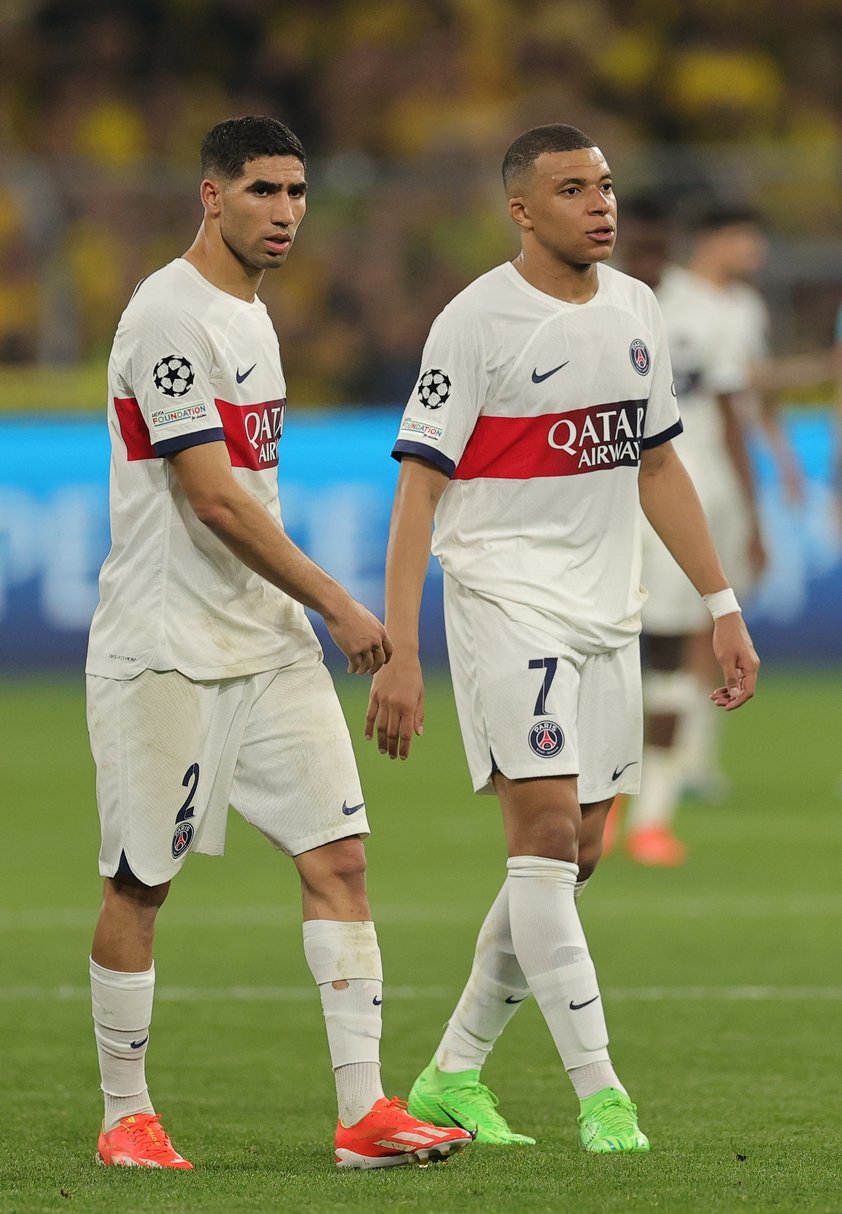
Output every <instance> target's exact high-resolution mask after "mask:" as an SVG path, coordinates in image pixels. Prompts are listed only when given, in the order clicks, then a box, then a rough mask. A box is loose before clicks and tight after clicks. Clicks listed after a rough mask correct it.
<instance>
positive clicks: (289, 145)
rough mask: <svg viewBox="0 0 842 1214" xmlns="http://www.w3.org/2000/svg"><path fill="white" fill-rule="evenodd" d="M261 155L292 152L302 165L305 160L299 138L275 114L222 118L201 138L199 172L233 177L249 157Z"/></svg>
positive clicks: (254, 157) (283, 154) (239, 173)
mask: <svg viewBox="0 0 842 1214" xmlns="http://www.w3.org/2000/svg"><path fill="white" fill-rule="evenodd" d="M261 156H295V157H296V158H297V159H298V160H300V161H301V163H302V165H304V166H305V167H306V164H307V160H306V157H305V155H304V148H303V147H302V144H301V140H300V139H299V138H298V136H297V135H295V134H294V133H293V132H292V131H291V130H290V129H289V127H288V126H285V125H284V124H283V122H280V121H279V120H278V119H277V118H267V117H265V116H264V115H252V116H250V117H248V118H226V119H225V121H224V122H218V123H217V124H216V126H215V127H214V128H213V129H212V130H210V131H208V133H207V135H205V137H204V139H203V140H202V150H201V161H202V176H203V177H214V176H217V175H218V176H221V177H225V178H227V179H228V180H229V181H233V180H234V178H235V177H239V176H240V175H241V174H242V172H243V169H244V168H245V166H246V164H247V163H248V161H249V160H257V159H258V158H259V157H261Z"/></svg>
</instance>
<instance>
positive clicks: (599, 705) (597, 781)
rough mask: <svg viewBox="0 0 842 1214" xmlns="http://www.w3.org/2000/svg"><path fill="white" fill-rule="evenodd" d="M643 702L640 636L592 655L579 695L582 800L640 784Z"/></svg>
mask: <svg viewBox="0 0 842 1214" xmlns="http://www.w3.org/2000/svg"><path fill="white" fill-rule="evenodd" d="M642 753H643V702H642V694H641V678H640V646H639V645H638V642H637V641H632V642H630V643H629V644H628V645H623V646H622V647H621V648H619V649H612V650H609V651H608V652H606V653H598V654H594V655H592V656H590V657H589V658H588V660H587V663H586V665H585V666H584V668H583V670H582V677H581V694H580V700H579V759H580V771H579V800H580V802H581V803H582V805H588V804H592V803H594V802H599V801H606V800H610V799H611V798H612V797H614V796H616V794H617V793H636V792H638V790H639V787H640V764H641V759H642Z"/></svg>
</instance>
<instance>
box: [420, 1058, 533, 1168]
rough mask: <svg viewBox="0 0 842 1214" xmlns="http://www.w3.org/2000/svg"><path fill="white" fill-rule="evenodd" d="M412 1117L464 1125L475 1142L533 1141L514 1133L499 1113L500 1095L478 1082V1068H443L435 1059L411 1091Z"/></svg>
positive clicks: (446, 1123) (511, 1143)
mask: <svg viewBox="0 0 842 1214" xmlns="http://www.w3.org/2000/svg"><path fill="white" fill-rule="evenodd" d="M409 1111H410V1113H411V1114H412V1116H413V1117H417V1118H419V1120H422V1121H429V1122H432V1124H433V1125H438V1126H450V1125H455V1126H461V1127H462V1129H463V1130H468V1131H470V1133H472V1134H473V1135H474V1141H475V1142H484V1143H489V1144H492V1145H494V1146H498V1147H502V1146H514V1145H516V1144H518V1143H524V1144H534V1142H535V1139H534V1138H529V1137H527V1135H526V1134H515V1133H514V1132H513V1131H512V1130H511V1129H509V1125H508V1122H507V1121H506V1119H505V1117H501V1115H500V1114H499V1113H498V1112H497V1097H496V1096H495V1095H494V1093H493V1092H492V1091H491V1090H490V1089H489V1088H487V1087H486V1086H485V1084H484V1083H480V1081H479V1071H456V1072H453V1073H451V1072H449V1071H440V1070H439V1069H438V1067H437V1066H436V1060H435V1058H433V1060H432V1062H431V1063H430V1064H429V1066H426V1067H425V1068H424V1070H423V1071H422V1072H421V1074H420V1075H419V1076H418V1078H417V1079H416V1080H415V1083H413V1085H412V1090H411V1092H410V1093H409Z"/></svg>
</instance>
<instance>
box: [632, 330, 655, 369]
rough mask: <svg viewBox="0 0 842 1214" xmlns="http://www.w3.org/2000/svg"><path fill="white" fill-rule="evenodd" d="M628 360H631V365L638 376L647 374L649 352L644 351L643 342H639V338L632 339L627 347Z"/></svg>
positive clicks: (649, 361)
mask: <svg viewBox="0 0 842 1214" xmlns="http://www.w3.org/2000/svg"><path fill="white" fill-rule="evenodd" d="M629 358H630V359H631V365H632V366H633V367H634V369H635V371H636V372H637V373H638V375H648V374H649V367H650V365H651V360H650V358H649V351H648V350H647V349H646V342H645V341H641V339H640V338H639V337H636V338H635V339H634V341H633V342H632V344H631V345H630V346H629Z"/></svg>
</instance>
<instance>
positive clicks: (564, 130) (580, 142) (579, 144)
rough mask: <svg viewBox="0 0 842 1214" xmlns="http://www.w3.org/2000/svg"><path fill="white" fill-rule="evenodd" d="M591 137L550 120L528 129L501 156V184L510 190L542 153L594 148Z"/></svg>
mask: <svg viewBox="0 0 842 1214" xmlns="http://www.w3.org/2000/svg"><path fill="white" fill-rule="evenodd" d="M593 147H596V144H595V143H594V141H593V140H592V139H589V138H588V136H587V135H585V134H583V132H582V131H580V130H579V129H578V127H575V126H565V125H564V123H561V122H553V123H550V124H549V125H548V126H536V127H533V128H532V130H531V131H524V133H523V134H522V135H518V137H517V139H516V140H515V141H514V143H513V144H512V146H511V147H510V148H509V150H508V152H506V155H505V156H504V157H503V185H504V186H505V187H506V191H507V192H510V191H511V188H512V185H513V183H514V182H516V181H518V180H519V179H520V178H521V177H523V175H524V174H525V173H527V172H528V171H529V169H531V168H532V166H533V165H534V163H535V161H536V160H537V159H538V157H539V156H541V155H543V153H544V152H577V151H578V150H579V149H580V148H593Z"/></svg>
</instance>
